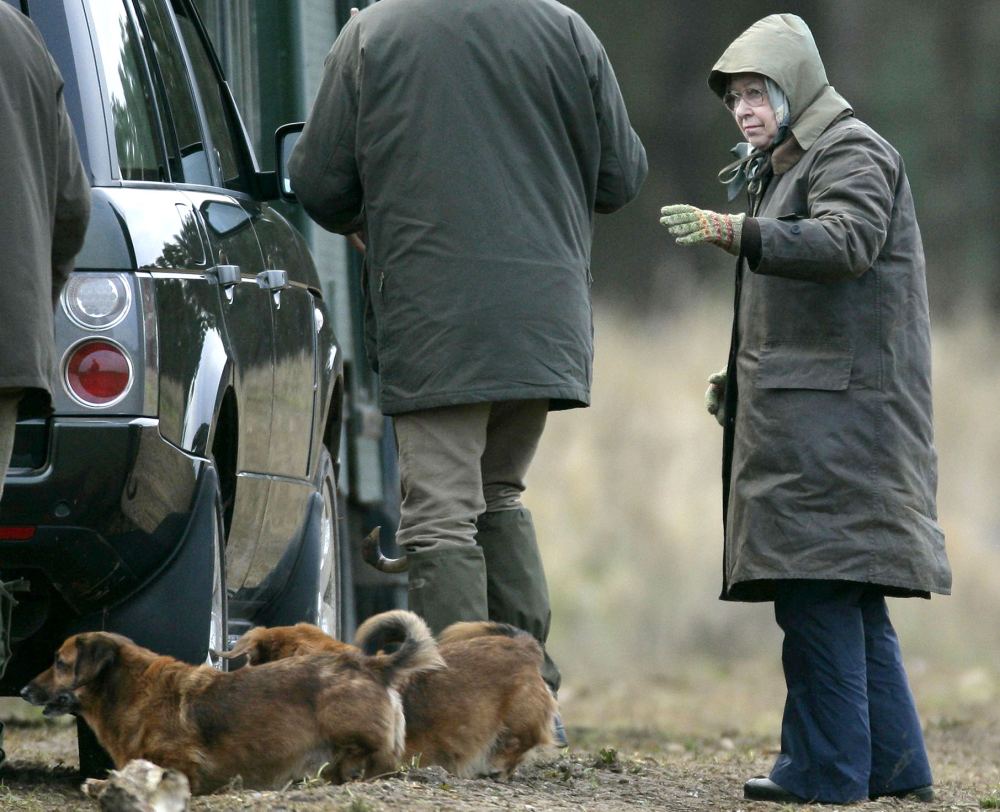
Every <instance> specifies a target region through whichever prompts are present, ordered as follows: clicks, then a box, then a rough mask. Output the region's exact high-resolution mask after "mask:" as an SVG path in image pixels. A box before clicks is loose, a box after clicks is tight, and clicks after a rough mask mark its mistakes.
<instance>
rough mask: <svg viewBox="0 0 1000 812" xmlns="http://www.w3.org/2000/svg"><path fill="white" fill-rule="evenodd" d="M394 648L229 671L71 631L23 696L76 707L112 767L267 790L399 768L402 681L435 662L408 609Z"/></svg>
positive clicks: (56, 708) (200, 788)
mask: <svg viewBox="0 0 1000 812" xmlns="http://www.w3.org/2000/svg"><path fill="white" fill-rule="evenodd" d="M387 614H389V615H391V617H388V618H385V617H383V619H382V621H381V623H382V624H383V625H382V627H381V628H382V629H383V631H384V632H387V633H389V634H399V635H402V636H403V638H405V640H404V643H403V645H402V646H401V647H400V648H399V649H398V650H397V651H395V652H394V653H392V654H383V655H376V656H367V655H365V654H363V653H361V652H360V651H358V650H351V649H347V650H343V651H336V652H334V653H329V654H320V655H313V656H309V657H297V658H292V659H287V660H282V661H280V662H275V663H272V664H270V665H266V666H260V667H257V668H246V669H242V670H239V671H235V672H233V673H223V672H220V671H216V670H215V669H213V668H211V667H209V666H192V665H188V664H187V663H182V662H180V661H178V660H175V659H173V658H172V657H164V656H160V655H157V654H155V653H154V652H152V651H149V650H148V649H145V648H142V647H140V646H137V645H135V644H134V643H133V642H132V641H131V640H129V639H128V638H126V637H122V636H121V635H117V634H110V633H107V632H88V633H84V634H78V635H74V636H73V637H70V638H69V639H68V640H66V642H65V643H63V645H62V646H61V647H60V649H59V651H58V652H57V653H56V657H55V663H54V664H53V665H52V667H51V668H49V669H48V670H47V671H45V672H43V673H42V674H39V675H38V676H37V677H36V678H35V679H34V680H32V681H31V682H30V683H29V684H28V685H27V686H25V688H24V690H23V691H22V692H21V695H22V696H23V697H24V698H25V699H27V700H28V701H29V702H31V703H32V704H34V705H44V706H45V714H46V715H47V716H53V715H58V714H62V713H72V714H78V715H79V716H81V717H83V719H84V720H85V721H86V722H87V724H88V725H90V727H91V729H92V730H93V731H94V734H95V735H96V736H97V740H98V741H99V742H100V743H101V746H103V747H104V749H105V750H107V751H108V753H109V754H110V755H111V758H112V759H113V760H114V762H115V766H116V767H117V768H118V769H121V768H123V767H124V766H125V765H126V764H127V763H128V762H129V761H131V760H132V759H135V758H145V759H148V760H150V761H153V762H155V763H156V764H158V765H160V766H161V767H166V768H173V769H176V770H179V771H181V772H183V773H184V774H185V775H186V776H187V777H188V780H189V781H190V783H191V790H192V792H195V793H202V792H210V791H212V790H213V789H216V788H218V787H220V786H222V785H224V784H226V783H227V782H228V781H230V780H232V779H233V778H235V777H236V776H241V777H242V779H243V784H244V786H246V787H254V788H273V787H280V786H283V785H284V784H286V783H288V782H289V781H293V780H296V779H299V778H302V777H303V776H306V775H322V777H324V778H326V779H328V780H331V781H334V782H340V781H346V780H350V779H353V778H362V777H369V778H370V777H372V776H375V775H379V774H382V773H385V772H389V771H392V770H395V769H396V768H397V767H398V765H399V763H400V758H401V757H402V755H403V746H404V738H403V737H404V726H405V723H404V720H403V714H402V706H401V705H402V703H401V702H400V697H399V694H398V692H397V689H398V688H399V687H400V686H401V684H402V683H403V682H405V681H406V680H407V679H408V678H409V677H411V676H413V675H415V674H417V673H420V672H422V671H424V670H427V669H434V668H440V667H441V666H442V665H443V663H442V661H441V658H440V657H439V655H438V653H437V646H436V644H435V642H434V638H433V637H431V635H430V632H429V631H428V629H427V626H426V625H425V624H424V622H423V621H422V620H420V618H419V617H417V616H416V615H414V614H412V613H410V612H394V613H387Z"/></svg>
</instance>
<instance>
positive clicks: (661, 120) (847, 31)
mask: <svg viewBox="0 0 1000 812" xmlns="http://www.w3.org/2000/svg"><path fill="white" fill-rule="evenodd" d="M566 2H567V5H569V6H571V7H572V8H574V9H576V10H577V11H578V12H579V13H580V14H582V15H583V17H584V18H585V19H586V20H587V22H588V23H589V24H590V25H591V27H592V28H593V29H594V30H595V32H596V33H597V35H598V36H599V37H600V38H601V40H602V42H603V43H604V45H605V48H606V49H607V51H608V54H609V55H610V57H611V61H612V64H613V65H614V67H615V71H616V73H617V75H618V80H619V83H620V84H621V86H622V91H623V93H624V95H625V99H626V102H627V103H628V106H629V112H630V115H631V117H632V121H633V126H634V127H635V128H636V130H637V132H638V133H639V135H640V136H641V138H642V139H643V142H644V143H645V145H646V150H647V153H648V155H649V163H650V173H649V179H648V180H647V182H646V185H645V187H644V188H643V191H642V194H641V195H640V197H639V199H638V200H637V201H636V202H635V203H633V204H632V205H630V206H629V207H628V208H627V209H626V210H625V212H623V213H621V214H618V215H614V216H612V217H608V218H603V217H599V218H598V224H597V237H596V240H595V245H594V260H593V267H594V276H595V282H594V294H595V297H596V298H597V299H598V300H599V301H604V302H609V301H610V302H613V303H616V304H619V305H622V306H624V307H626V308H627V309H629V310H631V311H632V312H634V313H636V312H637V311H638V313H637V314H643V313H655V312H662V311H664V310H669V309H671V308H676V307H678V306H683V305H684V304H685V302H686V301H687V300H688V298H689V297H690V296H691V295H693V294H702V293H705V292H706V291H712V292H718V293H723V292H725V294H726V295H728V293H729V291H730V290H731V273H730V271H731V265H730V263H729V262H728V261H727V260H726V258H725V257H724V256H723V255H722V254H721V253H720V252H718V251H712V250H708V249H700V250H682V249H678V248H675V247H674V246H673V244H672V242H671V241H670V240H669V239H668V235H667V234H666V233H665V231H664V230H663V229H662V227H661V226H660V225H659V222H658V213H659V208H660V206H661V205H663V204H665V203H681V202H688V203H694V204H696V205H699V206H703V207H706V208H712V209H715V210H726V209H727V205H728V206H729V210H733V211H736V210H741V208H740V207H741V201H740V200H736V201H734V202H733V204H731V205H729V204H727V202H726V198H725V194H724V192H723V188H722V186H721V185H720V184H719V183H718V182H717V181H716V173H717V172H718V170H719V169H720V168H721V167H722V166H723V165H725V164H726V163H728V162H729V161H730V155H729V152H728V149H729V147H731V146H732V145H733V144H735V143H736V141H737V140H738V138H739V132H738V130H737V128H736V125H735V123H734V122H733V121H732V119H731V117H730V116H729V114H728V112H727V111H726V110H725V108H724V107H723V106H722V104H721V103H720V102H719V101H718V100H717V99H716V97H715V96H714V94H712V92H711V91H710V90H709V89H708V86H707V84H706V80H707V78H708V73H709V71H710V69H711V67H712V65H713V64H714V62H715V60H716V59H717V58H718V57H719V56H720V55H721V54H722V52H723V51H724V50H725V48H726V47H727V46H728V45H729V43H730V42H731V41H732V40H733V39H734V38H735V37H736V36H738V35H739V34H740V33H741V32H742V31H743V30H744V29H746V28H747V27H748V26H749V25H751V24H752V23H753V22H754V21H756V20H758V19H760V18H761V17H763V16H766V15H767V14H772V13H775V12H791V13H794V14H798V15H799V16H801V17H802V18H803V19H804V20H805V21H806V22H807V23H808V24H809V26H810V28H811V29H812V32H813V35H814V36H815V38H816V42H817V45H818V46H819V51H820V54H821V55H822V57H823V60H824V63H825V64H826V69H827V76H828V77H829V79H830V83H831V84H832V85H833V86H834V87H835V88H837V90H838V91H839V92H840V93H841V94H842V95H843V96H844V97H845V98H847V100H848V101H849V102H851V104H852V105H853V107H854V109H855V113H856V115H857V116H858V117H859V118H861V119H862V120H863V121H865V122H867V123H868V124H870V125H871V126H872V127H874V128H875V129H876V130H877V131H879V132H880V133H881V134H882V135H883V136H885V137H886V138H887V139H888V140H889V141H890V142H891V143H892V144H893V145H894V146H895V147H896V149H897V150H899V152H900V153H901V154H902V156H903V158H904V161H905V162H906V166H907V172H908V175H909V179H910V183H911V185H912V187H913V192H914V196H915V198H916V205H917V216H918V218H919V221H920V225H921V229H922V231H923V238H924V248H925V251H926V255H927V275H928V284H929V288H930V296H931V308H932V311H933V313H934V315H935V316H936V317H938V318H942V317H948V316H952V315H955V314H956V313H960V312H961V311H962V310H963V308H965V307H967V306H969V305H970V303H976V304H979V305H983V304H985V305H987V306H988V308H989V309H990V310H993V309H994V308H995V307H996V306H997V305H1000V274H998V273H997V271H998V268H1000V242H998V240H997V237H996V233H995V227H996V224H997V222H998V221H1000V206H998V202H997V186H998V166H1000V162H998V160H997V156H996V154H995V152H994V151H993V150H994V149H995V148H996V145H997V137H996V133H997V130H998V125H1000V103H998V95H1000V94H998V93H997V83H998V76H997V74H998V70H997V67H998V64H1000V59H998V53H1000V1H998V0H967V2H964V3H962V4H955V3H946V2H940V0H880V1H879V2H871V0H785V2H783V3H781V4H779V5H777V6H776V5H775V4H774V3H773V2H766V1H765V0H741V1H740V2H738V3H734V2H731V0H674V1H673V2H672V1H671V0H626V2H610V0H566Z"/></svg>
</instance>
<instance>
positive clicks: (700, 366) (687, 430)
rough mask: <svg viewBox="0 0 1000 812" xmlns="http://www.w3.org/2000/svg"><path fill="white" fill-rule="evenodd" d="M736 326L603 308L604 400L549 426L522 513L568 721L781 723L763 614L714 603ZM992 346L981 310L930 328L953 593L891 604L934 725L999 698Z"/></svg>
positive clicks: (702, 726) (994, 328) (997, 385)
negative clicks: (534, 552) (535, 547)
mask: <svg viewBox="0 0 1000 812" xmlns="http://www.w3.org/2000/svg"><path fill="white" fill-rule="evenodd" d="M730 318H731V306H730V305H729V304H727V303H712V302H707V303H704V304H702V305H700V306H697V307H694V308H689V309H686V310H683V311H681V312H679V313H675V314H671V315H669V316H665V317H664V318H663V319H662V320H657V321H651V322H645V323H642V322H639V323H637V322H636V321H634V320H631V319H628V318H625V317H623V316H621V315H617V316H616V315H614V314H607V313H605V314H603V316H601V317H599V318H598V320H597V324H596V332H597V361H596V369H595V374H594V379H595V384H594V397H593V401H594V403H593V406H592V408H590V409H587V410H578V411H575V412H566V413H556V414H554V415H553V416H552V417H551V418H550V423H549V426H548V428H547V430H546V435H545V437H544V438H543V440H542V447H541V449H540V451H539V456H538V458H537V460H536V463H535V466H534V468H533V470H532V472H531V475H530V478H529V481H528V491H527V494H526V502H527V503H528V505H529V507H530V508H531V509H532V511H533V513H534V516H535V521H536V524H537V526H538V532H539V538H540V540H541V544H542V548H543V553H544V555H545V561H546V566H547V569H548V574H549V581H550V586H551V590H552V601H553V607H554V620H553V631H552V635H551V641H550V647H551V649H552V652H553V654H554V656H555V657H556V658H557V660H558V661H559V662H561V663H562V664H563V667H564V671H565V675H564V677H565V686H566V687H565V689H564V692H563V696H562V700H563V705H564V708H565V710H566V712H567V715H568V716H569V718H570V719H571V720H572V721H576V722H579V723H580V724H586V725H591V724H598V723H601V722H607V720H609V719H611V720H615V721H616V722H621V723H623V724H627V725H637V724H656V725H661V726H666V727H669V728H676V729H680V730H683V729H690V730H691V731H693V732H697V733H706V732H709V733H710V732H712V731H716V732H717V731H719V730H721V729H727V728H732V727H738V728H740V729H742V730H747V731H751V732H757V733H774V732H775V731H776V725H777V722H778V719H779V718H780V711H781V702H782V699H783V686H782V684H781V677H780V671H779V667H778V657H779V647H780V635H779V633H778V631H777V629H776V627H775V624H774V621H773V617H772V614H771V607H770V604H766V605H752V604H731V603H724V602H722V601H719V600H717V596H718V591H719V588H720V584H721V566H722V542H721V521H720V514H721V507H720V503H721V495H720V494H721V485H720V480H719V460H720V456H721V444H722V433H721V429H720V428H719V427H718V425H717V424H716V423H715V421H714V420H713V419H712V418H711V417H710V416H709V415H707V414H706V413H705V412H704V408H703V404H702V395H703V392H704V389H705V379H706V378H707V376H708V375H709V374H710V373H711V372H713V371H715V370H716V369H718V368H719V367H720V366H722V365H723V362H724V359H725V355H726V352H727V349H728V342H729V324H730ZM998 346H1000V323H997V322H996V321H995V320H993V319H991V317H990V316H989V315H988V314H986V313H981V312H980V313H974V314H971V315H970V316H969V317H968V318H967V319H966V320H965V321H964V322H963V323H961V324H948V325H935V326H934V386H935V421H936V440H937V449H938V454H939V460H940V474H939V480H940V485H939V515H940V520H941V524H942V526H943V527H944V530H945V533H946V536H947V540H948V551H949V556H950V559H951V563H952V567H953V570H954V594H953V595H951V596H948V597H939V596H935V597H934V598H932V600H930V601H923V600H893V601H890V611H891V612H892V615H893V618H894V622H895V624H896V627H897V630H898V632H899V635H900V638H901V641H902V646H903V651H904V656H905V657H906V661H907V665H908V669H909V672H910V675H911V678H912V681H913V687H914V690H915V692H916V694H917V698H918V702H919V705H920V708H921V710H922V712H923V713H924V714H925V716H927V717H928V718H942V717H960V716H963V715H970V714H971V715H975V713H976V712H977V710H976V709H977V708H981V707H984V706H988V705H994V704H996V703H997V702H998V700H1000V631H998V630H1000V579H998V577H997V573H998V572H1000V500H998V499H997V498H996V496H995V492H996V489H997V488H996V483H995V479H996V476H995V472H996V468H997V465H996V461H997V460H998V459H1000V425H998V423H997V421H996V420H994V419H993V415H992V413H993V406H992V404H994V403H996V402H997V398H998V397H1000V354H998V353H997V351H996V348H997V347H998ZM673 688H677V689H678V690H673ZM697 696H703V697H704V701H698V700H697V699H695V701H693V702H692V697H697ZM997 760H998V761H1000V756H998V757H997Z"/></svg>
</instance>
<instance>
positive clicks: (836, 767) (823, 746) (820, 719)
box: [770, 581, 872, 803]
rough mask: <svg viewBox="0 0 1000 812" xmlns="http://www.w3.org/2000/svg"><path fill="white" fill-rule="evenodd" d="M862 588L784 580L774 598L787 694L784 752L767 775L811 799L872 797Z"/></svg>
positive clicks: (833, 800) (843, 800)
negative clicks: (781, 636)
mask: <svg viewBox="0 0 1000 812" xmlns="http://www.w3.org/2000/svg"><path fill="white" fill-rule="evenodd" d="M863 591H864V587H863V586H862V585H860V584H850V583H846V582H837V581H784V582H781V583H780V585H779V587H778V594H777V597H776V599H775V602H774V612H775V618H776V619H777V621H778V625H779V626H780V627H781V628H782V630H783V631H784V633H785V640H784V645H783V648H782V665H783V666H784V671H785V682H786V685H787V688H788V698H787V700H786V702H785V712H784V716H783V718H782V722H781V754H780V755H779V756H778V758H777V760H776V762H775V765H774V768H773V769H772V771H771V775H770V778H771V780H772V781H774V782H775V783H776V784H779V785H780V786H781V787H783V788H784V789H786V790H788V791H789V792H791V793H793V794H794V795H797V796H799V797H800V798H803V799H807V800H815V801H821V802H826V803H850V802H853V801H860V800H865V799H867V798H868V780H869V774H870V771H871V764H872V755H871V753H872V750H871V736H870V733H869V717H868V677H867V667H866V662H865V632H864V622H863V619H862V612H861V609H860V607H859V599H860V597H861V594H862V592H863Z"/></svg>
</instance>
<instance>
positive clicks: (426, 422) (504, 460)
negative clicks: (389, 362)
mask: <svg viewBox="0 0 1000 812" xmlns="http://www.w3.org/2000/svg"><path fill="white" fill-rule="evenodd" d="M548 407H549V404H548V401H547V400H525V401H504V402H499V403H473V404H466V405H461V406H447V407H442V408H437V409H426V410H423V411H418V412H408V413H406V414H400V415H395V416H394V417H393V424H394V427H395V432H396V444H397V446H398V448H399V473H400V479H401V482H402V489H403V500H402V504H401V506H400V522H399V532H398V533H397V535H396V541H397V543H398V544H399V545H400V546H401V547H402V548H403V549H404V550H405V551H406V553H407V557H408V559H409V562H410V566H409V605H410V608H411V609H412V610H413V611H415V612H417V613H418V614H419V615H421V616H422V617H423V618H424V619H425V620H426V621H427V623H428V625H430V627H431V629H432V631H434V632H435V633H438V632H440V631H441V630H442V629H444V628H445V627H446V626H448V625H450V624H451V623H454V622H457V621H461V620H487V619H489V620H495V621H499V622H501V623H510V624H512V625H514V626H518V627H519V628H522V629H524V630H526V631H528V632H530V633H531V634H532V635H534V637H535V638H536V639H537V640H538V642H539V643H540V644H541V645H542V647H543V648H544V646H545V641H546V639H547V637H548V632H549V620H550V616H551V612H550V609H549V596H548V587H547V585H546V582H545V573H544V570H543V568H542V559H541V555H540V554H539V552H538V545H537V543H536V541H535V531H534V526H533V525H532V522H531V514H530V513H529V512H528V511H527V510H526V509H525V508H524V507H523V505H522V504H521V494H522V493H523V491H524V477H525V475H526V473H527V471H528V467H529V466H530V464H531V461H532V459H533V458H534V455H535V451H536V449H537V448H538V442H539V440H540V439H541V436H542V431H543V429H544V428H545V420H546V417H547V415H548ZM543 676H544V677H545V680H546V682H547V683H548V684H549V685H550V686H552V688H553V689H557V688H558V686H559V671H558V669H557V668H556V666H555V664H554V663H553V662H552V660H551V659H550V658H549V657H548V655H547V654H546V658H545V666H544V668H543Z"/></svg>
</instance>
